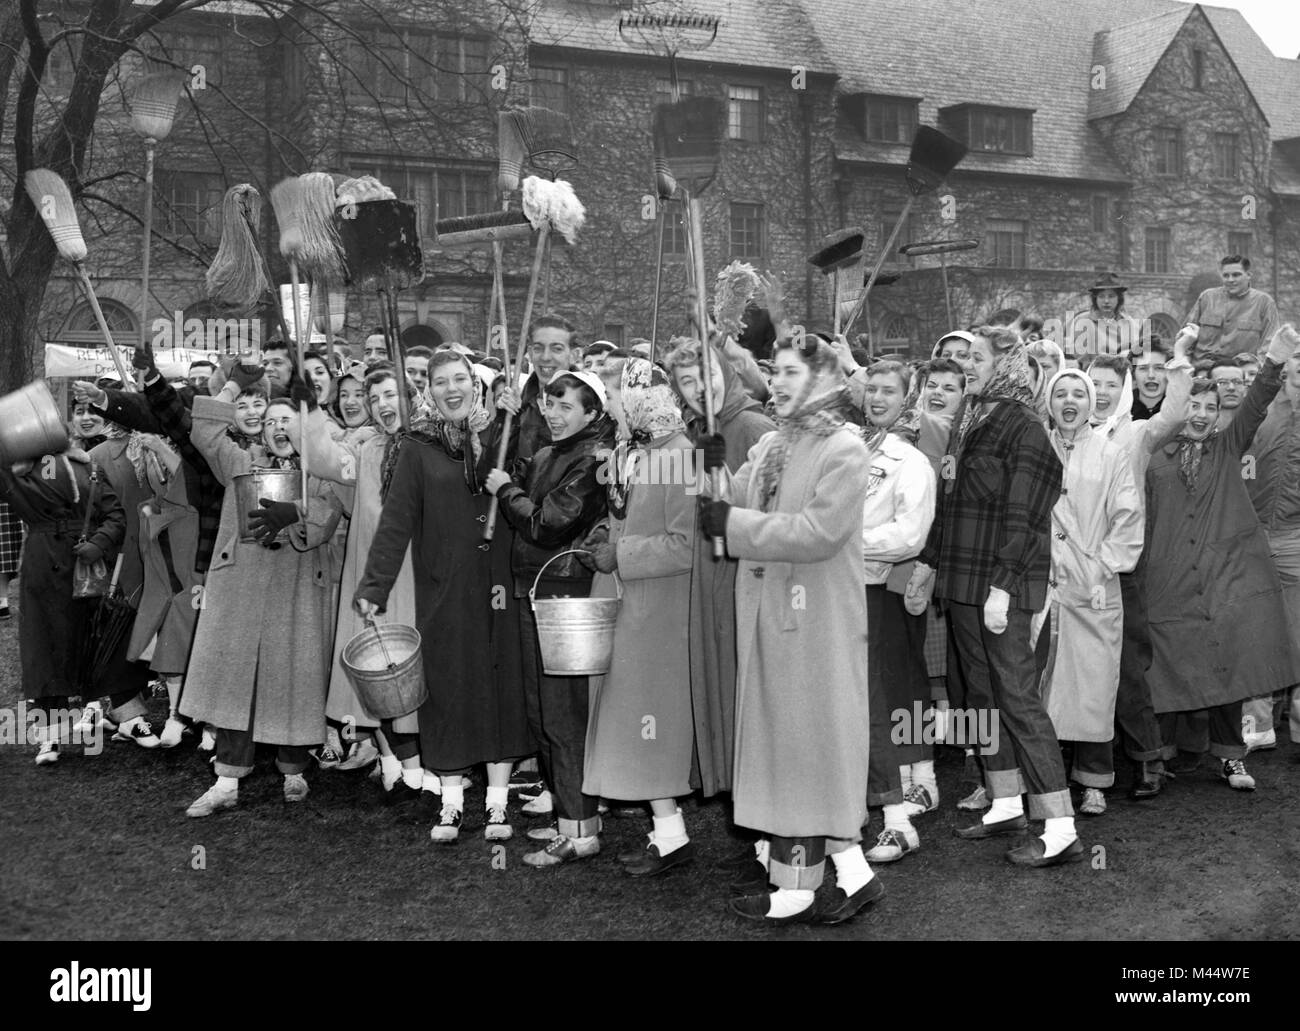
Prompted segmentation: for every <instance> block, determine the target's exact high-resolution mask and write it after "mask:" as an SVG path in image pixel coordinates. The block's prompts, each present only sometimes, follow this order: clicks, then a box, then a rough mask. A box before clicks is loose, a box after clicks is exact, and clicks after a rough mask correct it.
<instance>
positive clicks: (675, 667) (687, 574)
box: [582, 358, 699, 877]
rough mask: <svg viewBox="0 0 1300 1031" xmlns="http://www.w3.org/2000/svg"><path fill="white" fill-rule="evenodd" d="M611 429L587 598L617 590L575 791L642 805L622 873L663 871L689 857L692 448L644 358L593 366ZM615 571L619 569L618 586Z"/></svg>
mask: <svg viewBox="0 0 1300 1031" xmlns="http://www.w3.org/2000/svg"><path fill="white" fill-rule="evenodd" d="M600 375H601V379H602V380H604V383H605V389H606V390H607V391H608V394H609V409H608V410H609V413H610V414H611V415H612V416H613V417H614V419H615V421H616V422H617V423H618V426H619V436H620V441H621V444H620V447H619V448H618V449H617V450H616V451H615V452H614V456H613V459H612V462H613V464H614V470H613V472H612V473H611V483H610V498H609V507H610V525H609V532H608V539H604V540H601V539H598V538H597V539H593V538H590V537H589V538H588V543H589V545H590V546H591V549H592V551H593V559H592V564H593V565H594V567H595V569H596V571H597V572H598V574H599V575H598V576H596V578H595V579H594V580H593V581H592V588H591V596H592V597H593V598H612V597H614V596H615V594H616V592H617V590H618V586H617V584H621V586H622V594H623V604H622V606H621V607H620V608H619V613H618V622H617V623H616V625H615V627H614V654H613V659H612V664H611V666H610V670H609V672H608V673H607V674H605V675H604V676H603V677H593V678H592V679H591V709H590V714H589V716H588V723H587V751H586V758H585V775H584V777H583V784H582V790H583V793H584V794H587V795H592V796H598V797H604V798H610V799H619V800H635V801H641V800H646V799H649V800H650V808H651V811H652V813H653V816H654V831H653V833H652V834H651V835H650V840H649V842H648V844H647V845H646V846H645V848H644V849H643V850H641V851H640V853H639V854H636V855H634V856H627V857H626V858H627V859H628V860H629V861H628V862H626V863H624V869H625V870H626V871H627V872H628V873H629V874H630V875H632V876H634V877H643V876H648V875H653V874H658V873H661V872H663V871H665V870H668V869H671V868H672V867H674V866H678V865H680V864H682V863H684V862H687V861H689V860H690V859H691V858H693V857H694V854H695V845H694V843H693V842H692V841H690V839H689V836H688V835H687V833H686V823H685V821H684V820H683V818H682V813H681V809H680V808H678V805H677V799H678V798H679V797H680V796H682V795H688V794H690V791H691V787H690V777H691V753H692V748H693V743H694V739H695V720H694V715H693V712H692V708H691V661H690V656H691V634H692V632H694V633H699V619H698V613H693V612H692V610H691V569H692V566H693V564H694V559H695V505H696V502H695V498H694V497H693V496H692V495H693V493H694V491H695V479H694V476H693V475H691V474H693V473H694V468H695V467H694V463H693V457H694V448H693V447H692V445H691V442H690V440H689V439H688V438H687V436H686V428H685V426H684V425H683V424H682V419H681V413H680V412H679V411H678V408H677V402H676V400H675V398H674V396H673V392H672V388H671V387H670V386H669V385H668V378H667V375H666V374H665V373H664V372H663V370H662V369H660V368H659V367H658V366H653V365H651V364H650V363H649V362H648V361H646V360H645V359H643V358H628V359H626V360H624V361H622V362H619V361H607V362H606V364H605V366H604V367H603V368H602V369H601V370H600ZM615 574H617V584H616V578H615Z"/></svg>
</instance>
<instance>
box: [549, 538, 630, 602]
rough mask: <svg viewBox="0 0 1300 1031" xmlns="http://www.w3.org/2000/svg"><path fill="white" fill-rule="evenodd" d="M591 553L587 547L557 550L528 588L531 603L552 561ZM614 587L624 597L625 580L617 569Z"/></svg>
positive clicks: (620, 597)
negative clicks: (567, 556)
mask: <svg viewBox="0 0 1300 1031" xmlns="http://www.w3.org/2000/svg"><path fill="white" fill-rule="evenodd" d="M590 554H591V552H590V551H588V550H587V549H586V548H570V549H569V550H568V551H560V552H556V553H555V554H554V555H552V556H551V557H550V558H548V559H547V560H546V561H545V562H543V563H542V568H541V569H539V570H538V571H537V575H536V576H535V577H533V586H532V587H530V588H528V601H529V602H530V603H532V602H533V601H536V598H535V595H536V593H537V584H538V583H539V582H540V581H541V579H542V574H543V573H544V572H546V567H547V566H549V565H550V564H551V563H552V562H554V561H555V560H556V559H557V558H563V557H564V556H565V555H590ZM614 589H615V590H617V591H618V594H617V595H616V597H617V598H619V599H620V600H621V599H622V597H623V581H622V580H621V579H620V578H619V575H618V572H617V570H616V571H615V572H614Z"/></svg>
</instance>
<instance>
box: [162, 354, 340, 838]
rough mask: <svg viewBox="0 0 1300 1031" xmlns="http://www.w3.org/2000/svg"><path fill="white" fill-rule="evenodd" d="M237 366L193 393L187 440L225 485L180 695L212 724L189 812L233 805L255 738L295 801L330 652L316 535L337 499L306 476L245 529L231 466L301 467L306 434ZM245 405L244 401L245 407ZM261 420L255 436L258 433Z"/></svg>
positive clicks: (290, 408) (316, 728) (325, 577)
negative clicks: (250, 537)
mask: <svg viewBox="0 0 1300 1031" xmlns="http://www.w3.org/2000/svg"><path fill="white" fill-rule="evenodd" d="M237 375H239V376H240V377H241V379H242V380H243V382H237V381H236V380H235V379H232V380H231V381H229V382H227V383H226V385H225V386H224V387H223V388H222V390H221V393H219V394H218V395H217V396H216V397H198V398H195V400H194V413H193V414H194V424H193V428H192V430H191V436H192V439H193V441H194V445H195V447H197V448H198V450H199V451H200V452H201V453H202V454H203V456H204V458H205V459H206V460H207V462H208V464H209V465H210V466H211V468H212V471H213V472H214V473H215V474H216V476H217V477H218V479H220V480H221V482H222V483H223V484H224V485H225V486H226V493H225V498H224V500H223V503H222V510H221V530H220V532H219V534H218V536H217V546H216V552H215V554H214V555H213V559H212V566H211V568H210V569H209V570H208V576H207V583H206V586H205V587H204V591H203V602H202V604H203V609H202V613H201V615H200V617H199V624H198V629H197V630H196V632H195V636H194V650H193V652H192V654H191V658H190V673H189V679H188V682H187V683H186V685H185V693H184V695H183V697H182V699H181V712H182V714H183V715H186V716H189V717H191V718H192V719H195V720H202V721H203V722H204V723H209V724H211V725H212V726H214V727H216V728H217V732H216V736H217V747H216V767H215V768H216V773H217V781H216V783H215V784H214V785H213V786H212V787H211V788H210V789H209V790H208V791H207V792H205V793H204V794H203V795H202V796H201V797H199V798H198V799H197V800H196V801H195V802H194V804H193V805H191V806H190V808H189V810H188V811H187V815H189V816H191V817H203V816H210V815H212V814H213V813H214V812H216V811H218V810H221V809H230V808H233V807H234V806H235V805H236V804H237V802H238V798H239V780H240V778H242V777H245V776H247V775H248V774H249V773H251V772H252V768H253V754H254V744H255V743H257V742H262V743H266V744H274V745H277V746H278V756H277V759H276V766H277V768H278V769H279V771H280V772H281V773H282V774H284V799H285V801H286V802H301V801H302V800H303V799H305V798H306V797H307V782H306V780H305V779H304V777H303V775H302V774H303V771H304V770H306V768H307V765H308V760H309V756H308V754H307V750H308V748H309V747H311V746H312V745H317V744H319V743H320V742H321V741H323V740H324V738H325V679H326V673H325V656H326V649H327V644H328V641H329V635H330V633H331V631H332V630H333V627H334V613H333V612H331V611H330V607H329V603H330V593H331V591H330V581H331V575H332V574H331V571H330V558H329V552H328V550H327V549H326V548H324V547H323V545H324V544H326V543H327V542H328V541H329V539H330V537H331V535H332V534H333V533H334V528H335V526H336V525H337V523H338V520H339V514H340V511H341V507H340V505H339V502H338V499H337V498H336V497H335V496H334V493H333V490H332V489H331V488H330V486H329V484H327V483H325V482H324V481H323V480H319V479H317V478H316V477H314V476H312V477H309V478H308V481H307V491H308V496H307V498H306V499H305V500H304V501H302V502H299V503H298V504H292V503H289V502H282V503H281V502H277V503H275V504H274V505H270V506H267V505H265V503H262V504H260V505H259V509H260V510H261V511H263V512H264V513H265V514H264V515H262V516H260V517H259V519H258V522H259V524H260V525H259V526H258V527H254V531H255V533H256V534H257V536H258V538H259V539H258V540H254V541H244V540H241V539H240V532H239V511H238V504H239V502H238V496H239V492H238V490H237V489H236V482H235V479H236V477H239V476H244V475H247V474H248V473H251V472H252V471H253V470H254V469H255V468H259V467H260V468H266V467H278V468H281V469H284V470H287V471H296V466H297V457H296V455H295V453H294V449H295V446H296V445H298V444H300V443H301V442H300V440H298V439H297V438H298V430H299V428H298V427H297V418H298V416H297V408H296V406H295V405H294V404H293V402H291V401H284V400H281V401H273V402H271V403H270V404H269V405H266V407H265V408H264V412H265V416H264V419H258V418H257V403H258V402H259V401H260V402H261V403H262V404H265V394H264V393H262V389H261V388H260V387H259V386H257V385H256V384H258V383H260V382H261V381H262V380H261V375H260V371H259V373H258V374H256V375H254V374H252V373H251V372H248V371H243V370H237ZM250 388H251V389H250ZM240 404H243V405H245V406H249V408H248V412H247V413H245V412H243V411H240V410H239V406H240ZM259 426H260V427H261V428H262V432H263V439H262V441H260V442H259V441H258V440H257V439H256V438H255V437H254V436H253V434H254V433H256V432H257V429H258V428H259ZM258 500H259V501H260V499H258ZM281 529H286V530H287V531H288V541H287V543H286V544H280V543H279V542H278V541H276V540H275V537H276V531H278V530H281ZM264 544H266V545H272V546H264Z"/></svg>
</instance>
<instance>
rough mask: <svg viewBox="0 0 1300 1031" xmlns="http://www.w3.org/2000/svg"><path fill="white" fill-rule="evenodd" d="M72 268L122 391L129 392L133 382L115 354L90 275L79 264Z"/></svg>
mask: <svg viewBox="0 0 1300 1031" xmlns="http://www.w3.org/2000/svg"><path fill="white" fill-rule="evenodd" d="M74 267H75V268H76V270H77V275H78V276H79V277H80V278H81V287H82V289H83V290H85V291H86V300H87V301H89V302H90V308H91V311H93V312H94V313H95V321H96V322H97V323H99V331H100V333H102V334H103V335H104V342H105V343H106V344H108V353H109V354H110V355H111V356H112V358H113V364H114V365H115V366H116V367H117V378H118V379H120V380H121V381H122V389H123V390H131V389H133V388H134V387H135V380H133V379H132V378H131V377H130V376H128V375H127V372H126V365H125V364H124V363H123V361H122V356H121V355H120V354H118V352H117V344H115V343H114V342H113V333H112V331H111V330H110V329H109V328H108V322H107V321H105V319H104V310H103V309H102V308H101V307H100V306H99V298H98V297H96V296H95V288H94V287H93V286H92V285H91V283H90V275H89V273H87V272H86V267H85V266H84V265H83V264H81V262H77V263H76V265H75V266H74Z"/></svg>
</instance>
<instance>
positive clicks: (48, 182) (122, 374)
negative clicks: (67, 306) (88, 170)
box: [23, 168, 134, 390]
mask: <svg viewBox="0 0 1300 1031" xmlns="http://www.w3.org/2000/svg"><path fill="white" fill-rule="evenodd" d="M23 184H24V185H25V186H26V188H27V196H28V197H30V198H31V201H32V203H33V204H34V205H35V206H36V210H37V211H38V212H40V216H41V221H43V222H44V223H45V225H46V227H47V228H48V229H49V231H50V236H51V237H53V239H54V246H55V247H57V248H58V249H59V256H60V257H62V258H63V259H64V260H65V261H67V262H68V263H69V264H71V265H72V267H73V269H74V270H76V273H77V276H78V278H79V279H80V280H81V287H82V289H83V290H85V291H86V300H87V301H89V302H90V307H91V310H92V311H94V313H95V321H96V322H97V323H99V331H100V333H102V334H103V336H104V342H105V343H106V344H107V345H108V353H109V354H110V355H112V358H113V364H114V365H115V366H116V367H117V375H118V378H119V379H120V380H121V381H122V389H123V390H130V389H131V388H132V386H133V385H134V384H133V381H132V379H131V377H130V376H128V375H127V372H126V365H125V364H124V363H123V361H122V356H121V355H120V354H119V353H118V350H117V344H116V343H114V341H113V334H112V333H111V332H110V331H109V328H108V323H107V322H106V321H105V319H104V311H103V309H102V308H100V306H99V298H98V297H96V296H95V288H94V286H92V285H91V282H90V276H89V274H88V273H87V272H86V266H85V264H84V262H85V260H86V255H87V254H88V253H89V251H87V250H86V241H85V239H84V238H83V237H82V235H81V224H80V223H79V222H78V221H77V212H76V209H75V208H74V207H73V205H72V193H71V191H69V189H68V184H67V183H65V182H64V181H63V180H62V179H61V178H59V174H58V173H57V172H51V171H50V170H49V169H48V168H33V169H32V170H31V171H29V172H28V173H27V174H26V175H25V176H24V177H23Z"/></svg>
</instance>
